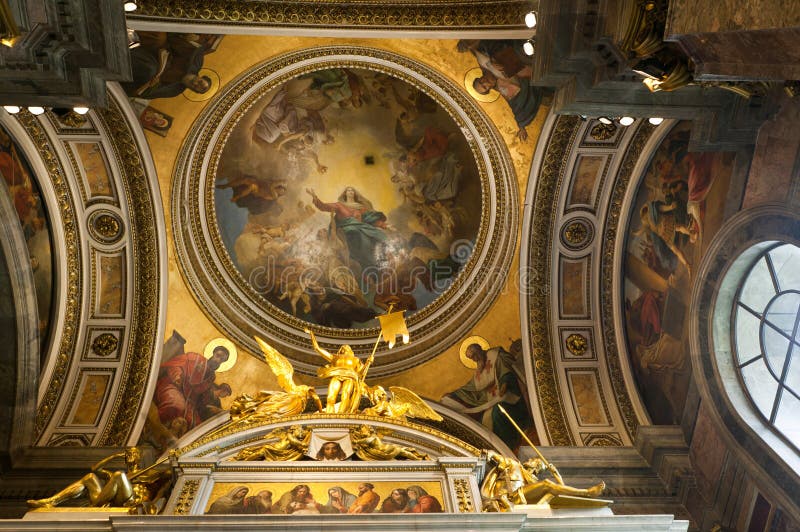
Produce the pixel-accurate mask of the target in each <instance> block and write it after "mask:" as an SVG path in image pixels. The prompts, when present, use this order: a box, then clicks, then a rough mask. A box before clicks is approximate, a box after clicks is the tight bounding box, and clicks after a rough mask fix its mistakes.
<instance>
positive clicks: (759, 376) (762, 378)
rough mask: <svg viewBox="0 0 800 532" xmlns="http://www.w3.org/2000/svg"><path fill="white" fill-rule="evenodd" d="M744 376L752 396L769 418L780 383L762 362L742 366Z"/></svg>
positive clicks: (757, 405)
mask: <svg viewBox="0 0 800 532" xmlns="http://www.w3.org/2000/svg"><path fill="white" fill-rule="evenodd" d="M742 377H743V378H744V384H745V387H746V388H747V391H748V392H749V393H750V397H751V398H752V399H753V402H754V403H755V405H756V407H758V409H759V410H760V411H761V413H762V414H763V415H764V417H766V418H767V419H769V416H770V413H771V412H772V403H773V402H774V401H775V392H776V391H777V390H778V383H777V382H776V381H775V379H773V378H772V375H770V374H769V372H768V371H767V367H766V366H765V365H764V364H763V363H762V362H761V361H757V362H753V363H752V364H750V365H749V366H745V367H744V368H742Z"/></svg>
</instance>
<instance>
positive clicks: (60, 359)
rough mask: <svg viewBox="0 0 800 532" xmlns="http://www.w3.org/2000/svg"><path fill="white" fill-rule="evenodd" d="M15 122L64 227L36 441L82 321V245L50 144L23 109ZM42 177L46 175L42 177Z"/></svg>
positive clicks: (36, 121) (60, 387) (57, 393)
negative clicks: (51, 348)
mask: <svg viewBox="0 0 800 532" xmlns="http://www.w3.org/2000/svg"><path fill="white" fill-rule="evenodd" d="M16 117H17V120H18V121H19V123H20V124H21V125H22V127H23V128H24V129H25V132H26V133H27V134H28V136H29V137H30V138H31V140H32V141H33V144H34V146H35V147H36V151H37V152H38V154H39V157H40V158H41V160H42V163H43V164H44V166H45V168H47V174H48V175H47V177H48V178H49V180H50V183H51V184H52V186H53V189H54V191H55V193H56V197H57V198H58V212H57V213H54V216H55V215H58V216H60V217H61V224H62V226H63V231H64V234H63V238H64V248H65V250H66V257H65V263H66V264H65V267H66V276H65V279H64V280H65V281H66V300H65V304H64V314H63V316H61V317H60V319H61V320H62V321H63V322H64V328H63V332H62V334H61V339H60V342H59V344H58V350H57V351H55V357H56V360H55V365H54V367H53V371H52V377H51V378H50V381H49V382H48V383H47V388H46V390H45V393H44V396H43V397H42V400H41V402H40V403H39V407H38V410H37V413H36V422H35V425H34V439H35V440H38V439H39V437H40V436H41V435H42V432H43V431H44V429H45V427H46V426H47V424H48V423H49V422H50V419H51V418H52V416H53V412H54V410H55V406H56V403H58V398H59V397H60V396H61V394H62V392H63V391H64V382H65V381H66V377H67V371H68V369H69V363H70V361H71V360H72V357H73V354H74V353H75V352H76V341H77V337H78V327H77V325H78V324H79V323H80V322H81V294H82V283H83V278H82V275H81V272H82V269H81V267H80V264H81V246H80V240H79V234H78V223H77V218H76V211H75V203H74V199H73V197H72V192H71V191H70V187H69V184H68V183H67V180H66V173H65V171H64V168H63V167H62V165H61V162H60V161H59V160H58V157H57V156H56V155H55V154H56V150H55V147H54V146H53V144H52V143H51V142H50V139H49V137H48V136H47V133H46V132H45V130H44V128H43V127H42V124H41V122H39V119H38V118H36V117H35V116H34V115H32V114H31V113H29V112H28V111H27V110H23V111H22V112H20V113H19V114H17V115H16ZM41 177H42V178H44V177H45V176H41Z"/></svg>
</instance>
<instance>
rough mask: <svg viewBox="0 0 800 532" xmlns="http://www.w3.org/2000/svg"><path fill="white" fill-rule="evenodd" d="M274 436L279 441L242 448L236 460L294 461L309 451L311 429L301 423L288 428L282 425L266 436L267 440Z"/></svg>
mask: <svg viewBox="0 0 800 532" xmlns="http://www.w3.org/2000/svg"><path fill="white" fill-rule="evenodd" d="M273 438H277V439H278V441H276V442H272V443H265V444H264V445H259V446H256V447H248V448H247V449H242V450H241V451H239V453H238V454H237V455H236V456H235V457H234V460H235V461H245V462H249V461H254V460H267V461H270V462H276V461H283V462H292V461H295V460H300V459H301V458H303V456H304V455H305V454H306V451H308V444H309V443H310V442H311V431H309V430H307V429H306V428H305V427H301V426H300V425H292V426H291V427H288V428H285V427H281V428H278V429H275V430H273V431H272V432H270V433H269V434H267V435H266V436H265V437H264V439H265V440H271V439H273Z"/></svg>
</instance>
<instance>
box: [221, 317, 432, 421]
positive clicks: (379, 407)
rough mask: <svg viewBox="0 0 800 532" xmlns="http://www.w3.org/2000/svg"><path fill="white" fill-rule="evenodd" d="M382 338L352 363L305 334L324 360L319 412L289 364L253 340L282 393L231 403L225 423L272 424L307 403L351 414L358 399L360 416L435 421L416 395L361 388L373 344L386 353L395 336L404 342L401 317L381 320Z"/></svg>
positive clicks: (348, 355)
mask: <svg viewBox="0 0 800 532" xmlns="http://www.w3.org/2000/svg"><path fill="white" fill-rule="evenodd" d="M381 318H382V319H381V320H380V321H381V329H382V331H381V332H382V336H380V337H378V341H377V342H376V343H375V347H374V348H373V350H372V354H371V355H370V356H369V357H368V358H367V359H366V360H364V361H362V360H361V359H360V358H358V357H357V356H356V355H355V353H354V352H353V349H352V348H351V347H350V346H349V345H347V344H345V345H342V346H340V347H339V349H338V350H337V351H336V352H335V353H331V352H329V351H327V350H326V349H323V348H322V347H321V346H320V345H319V343H318V342H317V338H316V336H315V335H314V333H313V332H312V331H311V330H309V329H306V330H305V331H306V333H308V335H309V336H310V337H311V345H312V347H313V348H314V351H316V352H317V354H319V355H320V356H321V357H322V358H324V359H325V361H326V362H327V364H325V365H324V366H322V367H320V368H319V370H318V371H317V375H318V376H319V377H321V378H323V379H327V380H328V395H327V397H326V406H325V408H324V409H323V407H322V402H321V401H320V398H319V396H318V395H317V394H316V393H315V392H314V389H313V388H312V387H310V386H305V385H300V384H295V382H294V379H293V375H294V368H293V367H292V364H291V363H290V362H289V361H288V360H287V359H286V357H284V356H283V355H281V354H280V353H279V352H278V350H277V349H275V348H274V347H272V346H271V345H269V344H268V343H267V342H265V341H264V340H262V339H261V338H259V337H257V336H256V337H255V339H256V342H257V343H258V346H259V347H260V348H261V351H262V352H263V353H264V358H265V359H266V361H267V364H269V367H270V368H271V369H272V371H273V373H275V376H276V377H277V378H278V384H279V385H280V387H281V388H282V389H283V391H277V392H276V391H268V390H262V391H260V392H258V393H257V394H256V395H255V396H254V397H253V396H250V395H247V394H244V395H240V396H239V397H237V398H236V399H234V401H233V404H232V405H231V408H230V414H231V420H232V421H233V422H235V423H255V422H258V421H263V420H269V419H277V418H282V417H287V416H296V415H298V414H302V413H303V412H304V411H305V409H306V405H307V404H308V400H309V399H313V400H314V402H315V403H316V406H317V410H318V411H320V412H323V411H324V412H326V413H330V414H334V413H335V414H353V413H357V412H359V408H360V405H361V399H362V398H364V397H366V398H367V399H368V400H369V402H370V405H371V406H369V407H368V408H366V409H364V410H363V412H362V413H364V414H367V415H372V416H382V417H388V418H394V419H406V418H409V417H411V418H418V419H430V420H433V421H441V420H442V417H441V416H440V415H439V414H437V413H436V412H435V411H434V410H433V409H432V408H431V407H430V406H428V404H427V403H425V401H423V400H422V399H421V398H420V397H419V396H418V395H417V394H415V393H414V392H412V391H411V390H409V389H407V388H403V387H401V386H390V387H389V392H390V393H391V397H390V395H389V394H387V393H386V390H385V389H384V388H383V387H382V386H369V385H368V384H367V383H366V378H367V371H369V367H370V365H372V362H373V361H374V360H375V351H376V349H377V347H378V342H380V341H381V338H383V339H384V340H385V341H386V342H387V343H388V344H389V345H390V347H391V346H393V345H394V343H395V338H396V337H397V336H401V337H402V339H403V342H407V341H408V329H407V327H406V325H405V320H404V319H403V312H402V311H400V312H394V313H392V312H391V307H390V308H389V313H387V314H385V315H383V316H381Z"/></svg>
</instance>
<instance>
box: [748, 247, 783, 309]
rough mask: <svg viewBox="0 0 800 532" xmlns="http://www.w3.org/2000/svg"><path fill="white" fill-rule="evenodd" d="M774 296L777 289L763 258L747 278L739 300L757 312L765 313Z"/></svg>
mask: <svg viewBox="0 0 800 532" xmlns="http://www.w3.org/2000/svg"><path fill="white" fill-rule="evenodd" d="M774 296H775V288H774V286H773V285H772V277H771V276H770V274H769V268H767V262H766V261H765V260H764V257H761V258H760V259H758V262H756V265H755V266H753V270H752V271H751V272H750V275H749V276H748V277H747V281H745V283H744V286H743V287H742V294H741V297H740V298H739V300H740V301H741V302H742V303H744V304H745V305H747V306H748V307H750V308H751V309H753V310H755V311H756V312H764V308H765V307H766V306H767V303H769V301H770V299H772V298H773V297H774Z"/></svg>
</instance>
